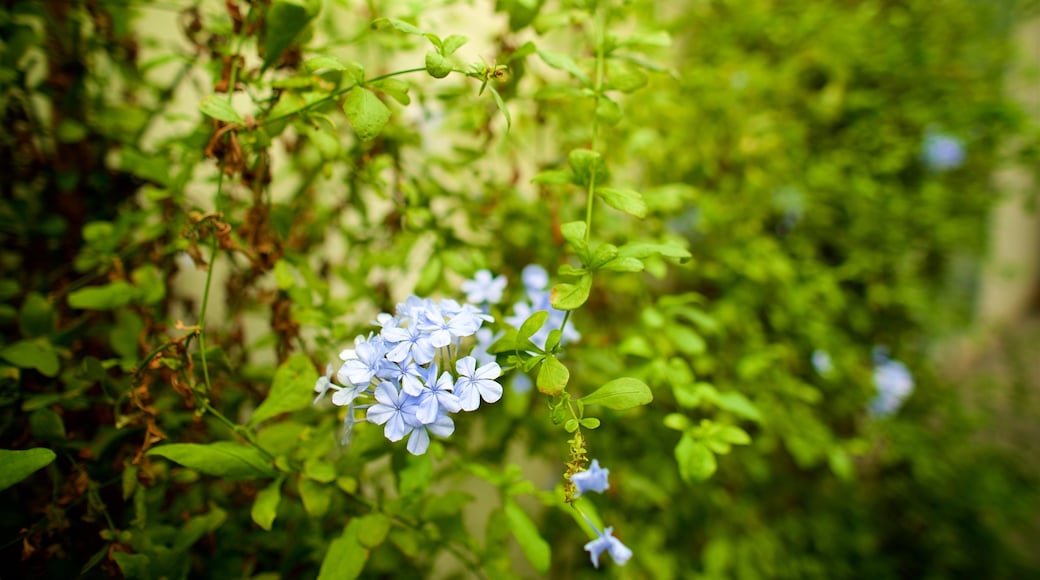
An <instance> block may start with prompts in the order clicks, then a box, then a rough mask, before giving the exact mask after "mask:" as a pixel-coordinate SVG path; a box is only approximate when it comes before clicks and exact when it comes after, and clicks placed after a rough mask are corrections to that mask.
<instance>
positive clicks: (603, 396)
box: [580, 377, 654, 411]
mask: <svg viewBox="0 0 1040 580" xmlns="http://www.w3.org/2000/svg"><path fill="white" fill-rule="evenodd" d="M580 400H581V402H583V403H585V404H586V405H603V406H604V407H607V408H608V409H614V410H615V411H623V410H625V409H631V408H632V407H638V406H640V405H646V404H648V403H650V402H651V401H653V400H654V395H653V393H652V392H651V391H650V387H648V386H647V384H646V383H644V382H643V381H641V380H639V379H634V378H631V377H622V378H620V379H614V380H612V381H610V382H609V383H607V384H605V385H603V386H602V387H600V388H598V389H596V390H595V391H593V392H591V393H589V394H588V395H585V396H584V397H582V398H581V399H580Z"/></svg>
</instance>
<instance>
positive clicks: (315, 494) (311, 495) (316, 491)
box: [299, 475, 335, 518]
mask: <svg viewBox="0 0 1040 580" xmlns="http://www.w3.org/2000/svg"><path fill="white" fill-rule="evenodd" d="M299 488H300V499H302V500H303V509H304V511H306V512H307V515H309V516H312V517H316V518H320V517H322V516H324V515H325V514H326V513H328V511H329V506H330V505H332V492H333V491H334V490H335V488H334V487H333V486H331V485H327V484H324V483H318V482H317V481H314V480H313V479H307V478H305V477H303V476H302V475H301V477H300V479H299Z"/></svg>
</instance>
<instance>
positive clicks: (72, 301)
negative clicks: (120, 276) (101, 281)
mask: <svg viewBox="0 0 1040 580" xmlns="http://www.w3.org/2000/svg"><path fill="white" fill-rule="evenodd" d="M135 298H137V288H134V287H133V286H131V285H130V284H128V283H127V282H124V281H123V280H116V281H115V282H112V283H111V284H105V285H104V286H88V287H87V288H80V289H79V290H76V291H74V292H70V293H69V296H68V302H69V306H70V307H72V308H80V309H83V310H113V309H115V308H119V307H120V306H126V305H127V304H130V303H131V302H133V301H134V299H135Z"/></svg>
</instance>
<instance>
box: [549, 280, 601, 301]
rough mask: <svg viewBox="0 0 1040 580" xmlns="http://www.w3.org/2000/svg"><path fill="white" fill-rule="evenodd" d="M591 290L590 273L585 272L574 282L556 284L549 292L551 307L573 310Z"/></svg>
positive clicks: (585, 298) (586, 298) (584, 299)
mask: <svg viewBox="0 0 1040 580" xmlns="http://www.w3.org/2000/svg"><path fill="white" fill-rule="evenodd" d="M591 291H592V275H591V274H585V275H583V276H582V277H581V278H578V281H577V282H576V283H574V284H567V283H562V284H557V285H555V286H553V288H552V291H551V292H550V294H549V300H550V302H551V303H552V306H553V308H556V309H557V310H575V309H577V308H579V307H581V305H582V304H585V301H586V300H588V299H589V292H591Z"/></svg>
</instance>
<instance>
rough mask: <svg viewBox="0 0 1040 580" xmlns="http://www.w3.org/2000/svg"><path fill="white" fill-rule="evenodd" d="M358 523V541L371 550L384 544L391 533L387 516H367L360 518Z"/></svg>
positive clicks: (372, 514)
mask: <svg viewBox="0 0 1040 580" xmlns="http://www.w3.org/2000/svg"><path fill="white" fill-rule="evenodd" d="M357 522H358V524H357V536H358V541H359V542H360V543H361V545H362V546H364V547H366V548H368V549H370V550H371V549H372V548H376V547H378V546H379V545H380V544H382V543H383V542H384V541H385V540H386V536H387V534H389V533H390V523H391V522H390V518H389V517H387V516H386V515H385V514H381V513H378V512H375V513H370V514H366V515H363V516H361V517H360V518H358V519H357Z"/></svg>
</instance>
